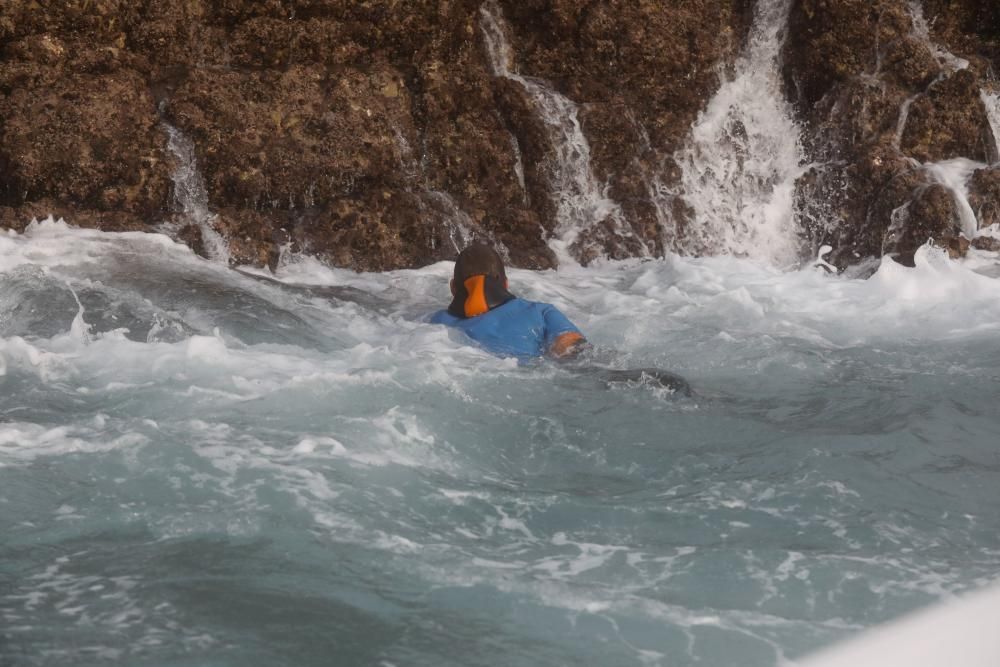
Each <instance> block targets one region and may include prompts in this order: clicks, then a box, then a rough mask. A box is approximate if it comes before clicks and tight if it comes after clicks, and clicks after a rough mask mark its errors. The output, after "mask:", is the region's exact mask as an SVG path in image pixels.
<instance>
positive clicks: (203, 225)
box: [163, 122, 229, 263]
mask: <svg viewBox="0 0 1000 667" xmlns="http://www.w3.org/2000/svg"><path fill="white" fill-rule="evenodd" d="M163 127H164V129H165V130H166V133H167V149H168V150H169V151H170V153H171V154H172V155H173V156H174V159H175V160H176V162H177V164H176V166H175V167H174V171H173V173H172V174H171V179H172V180H173V182H174V203H175V205H176V207H177V208H178V209H179V212H180V213H181V215H182V216H183V217H182V222H184V223H188V224H193V225H195V226H196V227H197V228H198V230H199V231H200V232H201V238H202V243H203V244H204V246H205V252H206V253H207V254H208V256H209V257H210V258H212V259H214V260H216V261H219V262H223V263H226V262H228V261H229V244H228V243H227V242H226V240H225V239H224V238H223V237H222V235H220V234H219V233H218V232H217V231H215V229H214V228H213V227H212V220H213V219H214V217H215V215H214V214H213V213H212V212H211V211H210V210H209V207H208V191H207V190H206V189H205V179H204V178H203V177H202V175H201V172H200V171H198V159H197V157H196V156H195V152H194V143H193V142H192V141H191V139H190V138H189V137H188V136H186V135H185V134H184V133H183V132H181V131H180V130H178V129H177V128H176V127H174V126H173V125H171V124H169V123H166V122H164V123H163Z"/></svg>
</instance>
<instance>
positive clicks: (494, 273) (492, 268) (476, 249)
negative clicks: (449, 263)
mask: <svg viewBox="0 0 1000 667" xmlns="http://www.w3.org/2000/svg"><path fill="white" fill-rule="evenodd" d="M472 276H487V277H492V278H496V279H498V280H500V281H501V282H502V283H504V284H506V283H507V272H506V271H505V270H504V268H503V259H501V258H500V255H499V254H497V251H496V250H494V249H493V248H491V247H490V246H488V245H486V244H485V243H473V244H472V245H470V246H469V247H468V248H466V249H465V250H463V251H462V252H460V253H459V254H458V258H457V259H456V260H455V274H454V276H453V277H452V281H451V289H452V292H454V291H455V286H456V285H461V284H463V283H464V282H465V281H466V280H468V279H469V278H471V277H472Z"/></svg>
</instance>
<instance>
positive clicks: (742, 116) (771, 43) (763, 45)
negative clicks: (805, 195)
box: [675, 0, 803, 267]
mask: <svg viewBox="0 0 1000 667" xmlns="http://www.w3.org/2000/svg"><path fill="white" fill-rule="evenodd" d="M789 7H790V1H789V0H761V1H760V2H758V3H757V7H756V13H755V16H754V22H753V27H752V29H751V34H750V40H749V44H748V45H747V48H746V51H745V52H744V54H743V55H742V56H741V57H740V58H739V59H738V60H737V62H736V65H735V71H734V73H733V74H732V76H727V77H726V79H725V80H724V81H723V83H722V86H721V87H720V89H719V91H718V92H717V93H716V94H715V96H714V97H713V98H712V99H711V101H710V102H709V103H708V106H707V108H706V109H705V110H704V111H703V112H702V113H701V114H700V115H699V116H698V119H697V120H696V121H695V123H694V126H693V127H692V129H691V139H690V141H689V144H688V146H687V147H686V148H684V149H683V150H681V151H680V152H678V153H677V155H676V156H675V159H676V161H677V163H678V164H679V165H680V167H681V171H682V173H681V183H680V196H681V197H682V198H683V200H684V202H685V203H686V204H687V206H688V207H689V208H690V211H691V219H690V221H689V223H688V224H687V225H686V226H685V229H684V231H683V237H682V239H681V241H680V246H681V249H682V250H683V251H685V252H687V253H691V254H731V255H737V256H746V257H753V258H757V259H761V260H764V261H768V262H770V263H772V264H774V265H776V266H786V267H787V266H793V265H795V264H796V263H797V262H798V261H799V260H800V250H801V244H800V240H799V230H798V227H797V224H796V220H795V206H794V194H795V181H796V179H798V177H799V176H800V175H801V174H802V173H803V166H802V165H803V149H802V146H801V141H800V130H799V127H798V126H797V125H796V123H795V121H794V120H793V113H792V109H791V106H790V105H789V103H788V102H787V100H786V99H785V96H784V90H783V86H782V79H781V73H780V71H779V70H780V53H781V46H782V43H783V41H784V30H785V26H786V23H787V19H788V12H789Z"/></svg>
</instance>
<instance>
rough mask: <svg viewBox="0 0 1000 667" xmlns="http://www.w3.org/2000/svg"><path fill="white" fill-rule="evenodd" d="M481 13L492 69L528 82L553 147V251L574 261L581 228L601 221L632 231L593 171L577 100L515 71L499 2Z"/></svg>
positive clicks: (617, 229)
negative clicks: (554, 214) (554, 207)
mask: <svg viewBox="0 0 1000 667" xmlns="http://www.w3.org/2000/svg"><path fill="white" fill-rule="evenodd" d="M479 14H480V28H481V30H482V34H483V39H484V41H485V43H486V47H487V51H488V53H489V55H490V64H491V66H492V68H493V73H494V74H495V75H496V76H500V77H504V78H507V79H510V80H512V81H516V82H517V83H519V84H520V85H521V86H523V87H524V90H525V91H526V92H527V93H528V96H529V97H530V99H531V101H532V104H533V107H534V110H535V112H536V113H537V114H538V116H539V118H540V119H541V121H542V122H543V123H544V125H545V128H546V130H547V131H548V135H549V140H550V141H551V144H552V148H553V152H554V155H553V157H552V159H551V161H550V164H549V165H548V172H549V176H550V179H551V183H550V187H551V190H552V196H553V199H554V200H555V204H556V219H557V224H556V228H555V230H554V231H553V238H552V241H551V243H550V245H551V246H552V247H553V250H555V251H556V253H557V255H558V256H559V257H560V259H561V260H563V261H570V262H572V261H573V258H572V257H571V256H570V254H569V248H570V247H571V246H573V244H574V242H576V241H577V239H578V238H579V236H580V234H581V233H583V232H585V231H586V230H588V229H590V228H591V227H593V226H594V225H597V224H600V223H603V222H610V224H611V227H612V229H613V230H614V231H615V232H616V233H617V234H619V235H621V236H626V237H628V236H633V233H632V231H631V229H630V227H629V225H628V222H627V221H626V220H625V217H624V214H623V213H622V210H621V207H620V206H619V205H618V204H617V203H616V202H614V201H613V200H611V199H610V198H609V197H608V196H607V193H606V190H607V186H606V185H604V184H602V183H600V182H599V180H598V179H597V177H596V176H594V173H593V171H592V170H591V166H590V144H589V143H588V142H587V138H586V137H585V136H584V135H583V130H582V129H581V128H580V120H579V118H578V112H579V109H578V108H577V106H576V104H575V103H574V102H573V101H572V100H570V99H569V98H567V97H566V96H564V95H561V94H560V93H558V92H557V91H555V90H554V89H553V88H552V86H550V85H549V84H548V83H546V82H545V81H542V80H541V79H537V78H534V77H528V76H522V75H521V74H519V73H518V72H517V66H516V64H515V63H516V58H515V56H514V53H513V52H512V50H511V47H510V43H509V41H508V39H507V34H506V26H505V24H504V21H503V16H502V13H501V11H500V7H499V6H498V5H497V4H496V3H495V2H493V1H488V2H486V3H484V4H483V5H482V7H481V8H480V12H479ZM640 245H641V244H640ZM642 247H644V246H642Z"/></svg>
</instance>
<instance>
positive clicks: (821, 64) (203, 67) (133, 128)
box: [0, 0, 1000, 270]
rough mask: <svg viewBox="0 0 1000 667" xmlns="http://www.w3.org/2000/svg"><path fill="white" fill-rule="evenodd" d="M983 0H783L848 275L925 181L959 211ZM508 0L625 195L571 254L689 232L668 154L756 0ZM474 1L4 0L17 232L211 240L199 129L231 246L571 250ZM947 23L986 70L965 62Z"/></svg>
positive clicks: (547, 141) (7, 165)
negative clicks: (47, 219) (950, 165)
mask: <svg viewBox="0 0 1000 667" xmlns="http://www.w3.org/2000/svg"><path fill="white" fill-rule="evenodd" d="M986 4H988V3H977V2H974V1H973V0H949V1H948V2H945V1H944V0H941V1H939V0H926V2H925V3H924V12H925V14H926V16H927V19H928V24H929V25H931V26H932V29H931V31H930V34H929V35H928V36H927V37H925V36H924V35H922V34H920V31H919V30H918V27H919V26H916V25H915V23H914V21H913V17H912V16H911V12H910V9H909V6H908V3H907V2H905V1H904V0H873V1H868V0H866V1H864V2H862V1H861V0H795V2H794V3H793V4H792V9H791V14H790V17H789V26H788V39H787V41H786V46H785V50H784V54H783V56H784V58H783V60H784V73H785V79H786V93H787V95H788V96H789V97H790V98H791V99H792V100H794V102H795V103H796V105H797V110H798V114H799V116H800V119H801V122H802V124H803V127H804V134H803V140H804V143H805V145H806V147H807V151H808V153H809V155H808V161H809V162H811V163H815V165H816V167H815V168H814V169H812V171H810V172H809V173H807V174H806V176H804V177H803V178H802V179H800V182H799V187H798V202H799V217H800V224H801V226H803V227H804V229H805V233H806V235H807V236H808V237H809V240H810V242H811V243H812V245H813V246H818V245H819V244H821V243H829V244H831V245H833V246H834V248H835V250H834V253H833V255H832V258H833V261H834V263H836V264H837V265H839V266H841V267H843V266H846V265H848V264H851V263H855V262H857V261H860V260H861V259H863V258H865V257H869V256H877V255H878V254H879V253H881V252H882V251H883V250H884V249H885V247H887V246H885V244H886V239H887V238H888V237H889V235H890V227H891V226H892V225H893V224H894V223H893V214H894V212H896V211H898V210H899V208H900V207H902V206H904V205H906V204H907V203H908V202H911V201H916V200H917V199H919V197H925V198H926V197H930V198H931V199H932V200H933V201H931V199H928V200H927V201H924V200H923V199H920V201H916V203H914V204H913V205H912V206H910V210H911V214H913V213H914V212H916V211H922V212H923V213H922V214H921V215H924V214H926V215H927V216H931V215H938V214H940V215H944V216H945V217H947V214H946V212H945V210H944V208H942V207H944V206H945V205H944V200H943V199H942V198H941V197H939V196H938V195H928V194H926V193H927V192H937V190H938V189H935V188H931V187H930V186H931V185H933V184H932V183H931V181H929V180H928V178H926V175H923V176H922V175H920V173H919V172H920V169H919V163H925V162H930V161H936V160H941V159H947V158H951V157H964V158H970V159H975V160H980V161H987V160H993V159H996V157H997V156H996V155H995V152H996V150H995V143H994V142H993V141H992V139H993V137H992V133H991V132H990V128H989V123H988V120H987V118H986V114H985V110H984V108H983V105H982V102H981V100H980V99H979V90H980V88H981V87H982V86H983V85H984V82H985V81H986V80H987V79H988V78H989V77H990V76H991V75H992V74H991V72H993V71H996V70H997V69H1000V48H998V44H1000V29H998V28H997V26H998V25H1000V20H998V19H1000V17H998V16H997V14H996V12H997V11H998V10H997V9H996V8H994V7H992V6H985V5H986ZM496 6H497V8H498V10H499V11H500V12H502V14H503V16H504V18H505V19H506V22H507V24H508V26H509V27H508V30H509V34H508V35H507V37H508V38H509V41H510V43H511V47H512V49H513V52H514V54H515V58H516V61H517V62H516V69H517V72H518V73H519V74H520V75H523V76H526V77H535V78H536V79H537V80H540V81H544V82H545V84H546V85H547V86H550V87H551V88H552V89H553V90H555V91H557V92H559V93H561V94H562V95H564V96H566V97H567V98H568V99H570V100H572V101H573V102H574V103H575V104H576V105H577V106H578V109H579V123H580V127H581V129H582V132H583V134H584V136H585V137H586V139H587V141H588V142H589V146H590V162H591V168H592V170H593V173H594V176H595V177H596V179H597V180H598V181H599V182H600V185H601V186H602V187H603V188H604V191H605V194H606V196H607V197H608V198H609V200H610V201H613V202H614V203H615V204H616V205H617V206H618V207H620V211H621V219H620V220H612V219H611V218H608V219H603V220H594V221H593V224H592V225H591V226H590V227H589V228H588V229H587V230H586V232H585V233H583V234H581V236H580V237H579V238H578V239H577V242H576V244H575V245H574V246H573V247H572V251H573V252H574V253H575V254H576V258H577V260H579V261H582V262H584V263H586V262H587V261H590V260H592V259H596V258H598V257H613V258H617V257H628V256H637V255H654V256H656V255H661V254H663V253H664V252H666V251H668V250H671V249H676V246H674V245H673V242H674V240H675V238H674V236H673V235H674V234H677V233H679V232H680V233H682V232H683V227H684V225H685V224H686V222H687V221H686V213H685V210H686V209H685V207H684V204H683V202H682V201H681V200H680V199H676V198H675V199H673V200H670V199H669V198H667V200H662V199H656V197H655V192H654V191H655V190H656V189H657V188H659V189H660V191H664V190H666V191H672V190H674V189H675V186H676V183H677V180H678V166H677V164H675V163H674V155H675V154H676V153H677V152H678V151H680V150H681V149H682V148H683V147H684V146H685V144H686V142H688V141H689V135H690V130H691V125H692V123H693V122H694V120H695V119H696V118H697V116H698V114H699V112H701V111H702V110H703V109H704V108H705V105H706V104H707V102H708V100H709V99H710V98H711V96H712V95H713V93H714V92H715V91H716V90H717V89H718V87H719V85H720V76H724V74H725V72H726V68H727V67H728V66H730V65H731V64H732V62H733V61H734V60H735V58H736V57H737V56H738V54H739V53H740V51H741V49H742V48H743V47H744V46H745V44H746V41H747V34H748V30H749V29H750V24H751V21H752V18H753V10H754V3H752V2H750V1H749V0H687V1H683V2H682V1H681V0H669V1H667V2H652V1H651V0H633V1H630V2H619V1H617V0H595V1H594V2H588V3H580V2H576V1H573V0H520V1H518V2H514V1H513V0H502V1H500V2H497V4H496ZM481 7H482V3H481V2H480V1H479V0H448V1H438V0H414V1H413V2H407V3H395V2H388V1H377V0H370V1H369V0H366V1H364V2H358V1H356V0H264V1H251V0H224V1H221V2H208V1H207V0H137V1H134V2H132V1H126V0H86V1H84V0H79V1H77V0H72V1H69V0H68V1H66V2H58V3H57V2H48V3H46V2H38V1H33V0H6V1H5V2H4V3H3V4H2V6H0V225H3V226H5V227H9V228H14V229H20V228H23V227H24V225H25V224H26V223H27V222H28V221H29V220H30V219H31V218H32V217H44V216H46V215H49V214H53V215H56V216H64V217H65V218H66V219H67V220H69V221H70V222H72V223H74V224H79V225H84V226H92V227H98V228H102V229H109V230H123V229H129V230H156V229H158V228H159V227H158V225H160V224H161V223H165V222H166V223H171V224H170V225H169V227H167V228H168V229H171V230H173V232H172V233H174V234H175V236H176V237H177V238H179V239H180V240H182V241H183V242H185V243H188V244H189V245H190V246H191V247H192V248H194V249H195V250H196V251H200V252H203V253H204V252H205V244H204V239H203V238H202V229H201V228H200V227H199V226H198V224H194V223H193V222H192V221H190V220H187V221H186V220H183V219H180V218H179V217H178V216H179V215H180V210H179V209H178V206H177V203H176V198H175V197H174V196H173V193H174V186H173V184H172V180H171V176H172V174H173V172H174V170H175V169H176V167H177V161H176V159H175V158H174V156H172V155H171V154H170V150H169V148H168V145H167V135H166V131H165V125H164V124H165V123H170V124H171V125H173V126H174V127H176V128H178V129H179V130H180V131H182V132H183V133H184V134H185V135H186V136H187V137H189V138H190V139H191V141H192V142H193V144H194V148H195V158H196V159H197V165H198V169H199V171H200V173H201V174H202V176H203V177H204V181H205V186H206V191H207V195H208V202H207V205H208V208H209V209H210V210H211V211H212V213H214V214H215V215H214V216H213V217H212V218H211V220H210V221H209V223H208V224H210V225H211V226H213V227H214V228H215V230H216V231H218V232H220V233H221V234H222V235H223V236H224V237H225V238H226V239H227V241H228V243H229V246H230V248H229V250H230V254H231V256H232V258H233V261H234V262H239V263H251V264H256V265H268V264H271V265H273V264H274V262H275V261H276V259H277V257H278V256H279V254H280V252H281V249H282V248H291V249H293V250H302V251H305V252H310V253H314V254H316V255H318V256H320V257H321V258H324V259H325V260H327V261H329V262H331V263H333V264H336V265H340V266H348V267H353V268H357V269H363V270H383V269H392V268H400V267H415V266H420V265H423V264H427V263H430V262H433V261H437V260H440V259H446V258H450V257H452V256H454V254H455V252H456V250H457V249H458V248H460V247H461V246H462V245H463V244H464V243H466V242H468V240H469V239H472V238H483V239H487V240H491V241H493V242H496V243H498V244H502V245H503V246H504V248H505V249H506V251H507V252H508V254H509V257H510V260H511V262H512V263H513V264H515V265H517V266H524V267H530V268H548V267H552V266H554V265H555V263H556V258H555V256H554V255H553V253H552V251H551V250H550V249H549V247H548V245H547V240H548V239H549V238H550V236H551V235H552V234H553V233H555V232H556V229H557V227H558V223H559V220H558V213H559V211H558V205H557V199H558V196H559V194H560V193H559V192H556V191H555V190H554V186H553V178H552V168H551V165H552V163H553V160H554V159H555V158H554V155H555V153H556V147H555V146H554V144H553V139H552V136H551V133H550V130H549V128H546V127H545V125H544V123H543V122H542V121H541V120H540V118H539V113H538V110H537V108H536V107H535V105H534V104H533V102H532V100H531V99H529V95H528V94H527V92H526V91H525V89H524V88H523V86H520V85H518V84H517V83H516V82H514V81H512V80H510V79H506V78H503V77H499V76H496V74H495V73H494V71H493V68H492V66H491V62H490V54H489V53H488V52H487V48H486V46H485V45H484V39H483V34H482V27H481V12H480V10H481ZM928 38H929V39H930V40H933V41H934V42H936V43H940V44H942V45H943V48H947V49H950V50H952V51H953V52H954V53H955V54H956V55H958V56H960V57H961V58H964V59H966V60H968V62H969V63H970V64H969V67H968V69H967V70H954V69H953V68H952V69H949V65H948V64H947V63H943V62H942V59H941V57H940V54H939V53H937V52H935V51H934V50H933V48H932V46H931V44H930V42H929V41H928ZM991 68H992V69H991ZM904 110H905V111H904ZM904 115H905V116H906V118H905V121H906V122H901V118H902V117H903V116H904ZM977 178H978V179H979V180H978V181H976V184H974V185H973V186H971V187H970V193H971V194H970V204H972V206H973V209H974V210H975V211H976V212H977V215H979V216H980V223H981V224H983V225H985V224H991V223H990V222H987V221H995V220H996V219H997V218H998V216H1000V214H998V213H997V207H996V205H995V196H996V193H995V192H994V190H993V189H991V188H992V187H993V186H992V185H990V183H991V182H992V181H990V179H989V178H987V177H986V176H982V177H978V175H977ZM980 181H981V182H980ZM975 197H979V199H976V200H975V203H973V201H972V200H973V199H974V198H975ZM991 198H993V199H991ZM921 202H922V203H921ZM911 217H912V216H911ZM918 217H919V216H918ZM897 218H898V215H897ZM665 219H670V220H671V221H672V224H671V225H667V224H666V223H665ZM914 219H916V218H914ZM897 222H898V220H897ZM912 224H914V225H917V223H916V222H914V223H912ZM920 225H922V226H919V227H918V226H915V227H914V229H913V230H912V232H906V233H900V232H899V229H896V231H895V232H893V234H894V235H893V239H895V240H894V241H893V242H892V245H893V248H894V249H893V252H896V253H898V254H899V257H900V260H901V261H907V257H908V255H909V254H910V253H911V252H912V249H913V247H912V246H913V244H912V243H910V241H908V240H907V239H910V238H914V239H915V238H917V237H919V236H922V235H923V234H924V233H925V232H927V233H930V234H931V236H934V237H935V238H938V237H940V239H941V240H946V237H947V235H948V233H950V232H949V231H948V230H949V229H951V219H950V218H948V220H943V219H942V220H939V221H937V223H934V224H932V223H930V222H927V223H926V224H925V223H920Z"/></svg>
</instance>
